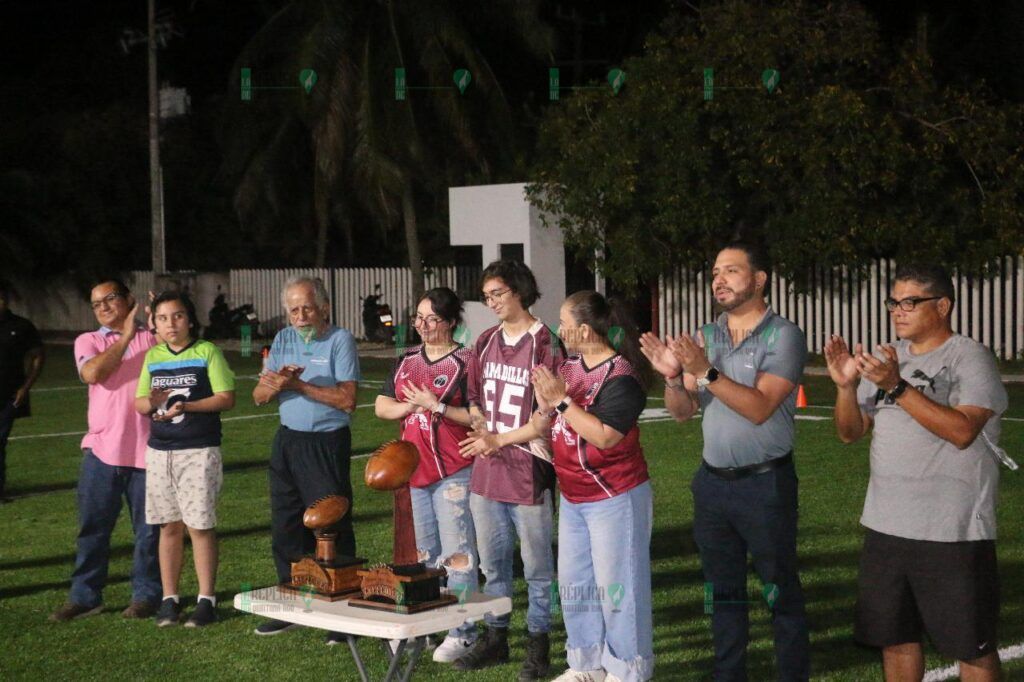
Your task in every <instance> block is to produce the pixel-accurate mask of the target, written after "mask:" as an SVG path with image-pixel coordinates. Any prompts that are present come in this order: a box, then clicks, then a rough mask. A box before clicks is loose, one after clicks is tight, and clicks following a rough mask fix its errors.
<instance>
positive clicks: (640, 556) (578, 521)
mask: <svg viewBox="0 0 1024 682" xmlns="http://www.w3.org/2000/svg"><path fill="white" fill-rule="evenodd" d="M653 504H654V503H653V499H652V497H651V484H650V482H649V481H648V482H646V483H643V484H641V485H638V486H637V487H635V488H633V489H632V490H629V491H627V492H625V493H623V494H621V495H617V496H615V497H611V498H608V499H606V500H600V501H597V502H581V503H579V504H573V503H572V502H569V501H568V500H566V499H565V497H562V504H561V506H560V507H559V516H558V593H559V596H560V597H561V602H562V619H563V620H564V621H565V633H566V635H567V640H568V641H567V642H566V645H565V649H566V653H567V658H568V662H569V667H570V668H572V669H573V670H598V669H600V668H604V669H605V670H606V671H608V672H609V673H610V674H612V675H615V676H616V677H618V678H619V679H620V680H622V681H623V682H642V681H643V680H649V679H651V677H652V676H653V675H654V623H653V616H652V611H651V609H652V606H651V524H652V521H653V519H654V506H653Z"/></svg>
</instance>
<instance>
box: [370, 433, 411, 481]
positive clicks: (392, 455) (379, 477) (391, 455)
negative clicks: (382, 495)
mask: <svg viewBox="0 0 1024 682" xmlns="http://www.w3.org/2000/svg"><path fill="white" fill-rule="evenodd" d="M419 463H420V453H419V451H418V450H417V449H416V446H415V445H413V444H412V443H410V442H409V441H407V440H392V441H388V442H387V443H384V444H383V445H381V446H380V447H379V448H377V450H376V451H375V452H374V453H373V454H372V455H371V456H370V460H369V461H368V462H367V463H366V472H365V474H364V476H363V478H364V480H365V481H366V485H368V486H369V487H371V488H373V489H374V490H398V489H399V488H401V487H402V486H403V485H405V484H406V483H408V482H409V479H410V478H411V477H412V473H413V472H414V471H416V467H417V465H419Z"/></svg>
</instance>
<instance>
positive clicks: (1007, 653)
mask: <svg viewBox="0 0 1024 682" xmlns="http://www.w3.org/2000/svg"><path fill="white" fill-rule="evenodd" d="M1017 658H1024V642H1021V643H1020V644H1014V645H1013V646H1008V647H1003V648H1002V649H1000V650H999V660H1000V661H1002V662H1003V663H1005V662H1007V661H1012V660H1014V659H1017ZM959 676H960V668H959V667H958V666H956V665H950V666H947V667H945V668H933V669H932V670H929V671H928V672H927V673H925V676H924V679H923V680H922V682H941V680H955V679H956V678H958V677H959Z"/></svg>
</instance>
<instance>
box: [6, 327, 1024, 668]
mask: <svg viewBox="0 0 1024 682" xmlns="http://www.w3.org/2000/svg"><path fill="white" fill-rule="evenodd" d="M49 350H50V355H49V358H50V359H49V363H48V365H47V367H46V370H45V372H44V375H43V377H42V379H41V380H40V382H39V384H38V386H37V388H39V389H44V390H37V391H34V392H33V395H32V407H33V413H34V416H33V417H32V418H31V419H28V420H23V421H20V422H18V423H17V424H16V425H15V429H14V433H13V436H14V439H13V440H12V441H11V443H10V444H9V448H8V453H9V454H8V472H9V473H8V490H9V492H10V494H12V495H13V496H14V497H15V498H16V499H15V501H14V502H12V503H11V504H7V505H3V506H0V525H2V528H3V531H2V533H3V541H2V542H0V641H2V642H3V643H4V646H3V649H4V652H5V653H4V655H3V657H2V659H0V677H3V678H4V679H12V678H18V679H29V678H30V679H64V678H77V679H105V680H110V679H128V678H132V679H136V678H147V679H210V678H213V677H217V678H225V679H233V680H243V679H267V678H269V679H299V678H302V679H324V678H328V677H330V678H333V679H340V680H357V679H358V676H357V674H356V672H355V668H354V666H353V665H352V661H351V658H350V655H349V652H348V649H347V647H344V646H342V647H326V646H324V643H323V635H324V633H322V632H319V631H312V630H308V629H303V630H299V631H293V632H290V633H287V634H284V635H281V636H278V637H267V638H264V637H256V636H254V635H252V634H251V631H252V628H253V627H255V626H256V625H257V624H258V623H259V618H257V617H255V616H251V615H246V614H242V613H240V612H236V611H234V610H233V609H232V608H231V607H230V603H231V600H232V597H233V595H234V594H235V593H236V592H238V591H239V590H240V588H241V586H242V585H243V584H245V583H249V584H252V585H256V586H262V585H269V584H271V583H273V582H274V571H273V567H272V563H271V560H270V533H269V503H268V494H267V474H266V462H267V459H268V456H269V448H270V440H271V437H272V434H273V432H274V429H275V428H276V426H277V420H276V418H275V412H274V410H273V409H266V408H261V409H257V408H255V407H254V406H253V405H252V402H251V400H250V399H249V392H250V391H251V390H252V387H253V385H254V383H253V380H252V379H251V378H249V379H246V378H242V379H240V380H239V381H238V392H239V398H240V399H239V401H238V407H237V408H236V409H235V410H233V411H232V412H230V413H228V414H227V415H225V417H227V418H228V419H227V420H226V421H225V423H224V447H223V451H224V463H225V464H224V468H225V474H226V475H225V481H224V489H223V494H222V498H221V501H220V507H219V517H220V525H219V528H218V530H219V532H220V538H221V543H220V547H221V567H220V572H219V576H218V598H219V601H220V604H221V605H220V606H219V612H220V616H221V622H220V623H218V624H216V625H214V626H211V627H208V628H205V629H201V630H191V629H185V628H169V629H159V630H158V629H157V628H156V627H155V626H154V625H153V623H152V622H149V621H147V622H138V621H125V620H123V619H122V618H121V617H120V615H119V613H118V612H119V611H120V610H121V609H122V608H123V607H124V606H126V605H127V603H128V601H129V598H130V591H129V585H128V575H129V571H130V569H131V547H132V538H131V525H130V524H129V523H128V522H127V519H126V518H125V516H124V515H122V520H121V522H120V523H119V525H118V527H117V530H116V532H115V535H114V538H113V550H112V559H111V564H110V578H109V583H108V588H107V590H106V592H105V604H106V608H107V610H106V612H104V613H103V614H102V615H100V616H97V617H93V618H88V619H84V620H82V621H77V622H72V623H67V624H53V623H49V622H47V621H46V618H47V616H48V615H49V614H50V612H51V611H52V610H53V609H54V608H56V607H57V606H59V605H60V604H61V603H63V602H64V601H65V599H66V597H67V590H68V586H69V579H70V574H71V570H72V567H73V562H74V546H75V535H76V533H77V527H76V506H75V484H76V480H77V476H78V468H79V462H80V451H79V449H78V444H79V441H80V439H81V436H80V435H49V434H68V433H69V432H82V431H84V429H85V408H86V392H85V390H84V388H83V387H81V386H80V385H79V384H78V380H77V377H76V375H75V372H74V367H73V365H72V362H71V351H70V348H69V347H67V346H54V347H51V348H50V349H49ZM228 357H229V361H230V362H231V364H232V366H233V368H234V369H235V371H236V372H237V373H238V374H239V375H250V376H251V375H253V374H255V372H256V369H257V365H256V361H255V360H253V359H248V360H243V359H242V358H240V357H239V356H238V354H237V353H235V354H231V353H229V354H228ZM384 367H385V363H384V362H383V361H379V360H378V361H366V362H364V363H363V371H364V378H365V379H366V380H368V381H373V380H376V381H380V380H381V379H382V378H383V373H384ZM377 385H379V384H374V385H373V386H364V387H363V388H362V389H361V390H360V393H359V403H360V405H364V406H368V405H370V404H372V402H373V397H374V395H375V393H376V389H375V386H377ZM806 386H807V393H808V396H809V398H810V402H811V404H812V406H814V405H818V406H822V405H829V404H830V401H831V399H832V395H833V394H832V391H831V389H830V383H829V382H828V380H827V379H823V378H809V379H808V382H807V384H806ZM659 395H660V394H659V393H657V392H656V393H655V394H654V396H655V397H652V399H651V401H650V403H649V407H658V406H660V405H661V402H660V398H658V396H659ZM1010 395H1011V397H1010V405H1011V408H1010V411H1009V412H1008V413H1007V415H1006V416H1007V417H1010V418H1014V419H1020V418H1022V417H1024V386H1011V388H1010ZM805 413H806V414H807V415H816V416H822V417H827V416H828V415H829V414H830V413H829V412H828V411H827V410H825V409H815V408H814V407H812V408H810V409H808V410H806V411H805ZM353 432H354V436H353V449H354V454H355V455H356V456H359V455H364V456H365V454H366V453H368V452H370V451H372V450H373V449H374V448H375V447H376V446H377V445H378V444H379V443H380V442H382V441H383V440H386V439H389V438H391V437H393V436H394V433H395V428H394V426H393V425H392V424H386V423H382V422H379V421H377V420H376V419H374V417H373V413H372V410H371V409H370V408H369V407H361V408H360V409H359V410H358V412H357V417H356V419H355V422H354V427H353ZM642 439H643V444H644V448H645V451H646V454H647V460H648V462H649V464H650V468H651V475H652V479H653V485H654V494H655V518H654V536H653V538H652V542H651V555H652V559H653V582H654V585H653V587H654V623H655V641H654V649H655V654H656V655H657V668H656V679H658V680H699V679H709V677H710V674H709V671H710V665H711V652H712V649H711V638H710V629H709V620H708V617H707V616H705V615H704V611H703V581H702V578H701V573H700V564H699V561H698V558H697V552H696V547H695V545H694V542H693V539H692V534H691V529H692V500H691V498H690V492H689V481H690V478H691V475H692V473H693V471H694V469H695V468H696V466H697V463H698V462H699V460H700V449H701V434H700V424H699V421H698V422H694V423H690V424H685V425H679V424H676V423H674V422H671V421H661V422H652V423H646V424H644V425H643V426H642ZM1003 444H1004V446H1005V447H1006V449H1007V450H1008V451H1009V452H1010V453H1011V455H1015V456H1016V457H1017V459H1018V460H1021V461H1024V420H1021V421H1007V422H1005V423H1004V429H1003ZM867 447H868V446H867V442H863V443H858V444H856V445H852V446H843V445H841V444H840V443H839V442H838V441H837V440H836V438H835V436H834V435H833V429H832V422H831V421H830V420H828V419H826V420H821V421H812V420H804V421H801V422H800V423H799V425H798V442H797V447H796V457H797V469H798V472H799V475H800V480H801V500H800V503H801V512H802V514H801V527H800V556H801V565H802V578H803V582H804V586H805V589H806V593H807V599H808V608H809V616H810V622H811V644H812V656H813V658H812V666H813V677H814V679H816V680H818V679H820V680H877V679H880V668H879V666H878V656H877V654H876V653H875V652H873V651H871V650H865V649H861V648H858V647H857V646H855V645H854V643H853V641H852V610H853V603H854V597H855V591H856V572H857V558H858V554H859V551H860V543H861V531H860V527H859V525H858V522H857V520H858V518H859V516H860V510H861V505H862V503H863V498H864V491H865V487H866V484H867V477H868V460H867ZM363 461H364V460H356V462H355V463H354V466H353V480H354V481H355V484H356V485H355V489H356V493H355V502H354V508H355V518H356V534H357V540H358V543H359V553H360V554H361V555H362V556H365V557H367V558H369V559H370V560H372V561H380V560H386V559H387V558H388V557H389V555H390V543H391V541H390V523H391V511H390V504H391V502H390V497H389V496H386V495H381V494H376V493H373V492H372V491H370V490H368V489H367V488H365V487H364V486H363V485H362V484H361V474H362V462H363ZM1003 472H1004V475H1003V479H1002V484H1001V487H1002V489H1001V503H1000V508H999V526H1000V540H999V545H998V547H999V559H1000V571H1001V575H1002V581H1001V582H1002V591H1003V592H1002V593H1003V602H1002V603H1003V607H1002V618H1001V645H1003V646H1006V645H1010V644H1017V643H1019V642H1022V641H1024V473H1016V474H1011V473H1009V472H1007V471H1006V470H1005V469H1004V470H1003ZM750 590H751V593H752V594H755V595H756V594H760V591H761V586H760V584H759V583H758V582H757V581H756V579H755V578H753V577H752V578H751V582H750ZM181 592H182V595H187V597H186V599H187V601H186V603H191V602H192V601H194V595H195V592H196V584H195V578H194V571H193V569H192V567H191V554H190V553H187V554H186V567H185V571H184V575H183V584H182V591H181ZM525 601H526V600H525V585H524V584H523V583H522V581H521V579H520V580H519V581H518V584H517V592H516V599H515V608H516V611H515V613H514V617H513V629H512V640H511V643H512V649H513V654H512V656H513V661H512V663H509V664H508V665H505V666H502V667H498V668H492V669H490V670H488V671H485V672H480V673H477V674H457V673H454V672H453V671H450V670H449V668H447V667H446V666H443V665H439V664H435V663H433V662H432V661H430V660H429V655H428V656H425V657H424V660H423V662H422V663H421V665H420V668H419V669H418V671H417V673H418V674H417V676H416V677H417V679H427V678H432V679H435V680H439V681H440V680H456V679H459V680H513V679H515V675H516V671H517V670H518V667H519V664H520V662H521V657H522V652H523V643H524V639H525V635H524V630H525V624H524V619H523V614H524V611H525ZM751 620H752V627H751V636H752V643H751V649H750V675H751V677H750V679H751V680H756V681H759V682H762V681H765V680H771V679H774V672H773V654H772V642H771V631H770V626H769V623H768V619H767V610H766V608H765V607H764V606H763V605H756V606H753V607H752V619H751ZM553 634H554V642H553V652H554V653H555V657H554V658H555V661H556V667H557V669H558V670H559V671H560V670H561V669H562V667H563V664H564V655H563V653H562V652H563V645H564V642H565V634H564V631H563V629H562V626H561V622H560V619H559V618H558V617H557V616H556V618H555V628H554V633H553ZM361 649H362V651H363V652H364V654H365V657H366V659H367V660H368V662H369V664H370V668H371V672H372V674H373V675H374V676H375V677H380V676H383V673H384V671H385V669H386V668H385V662H384V656H383V655H382V654H381V652H380V648H379V646H377V645H376V644H375V643H373V642H368V641H364V642H362V644H361ZM948 663H949V661H944V660H942V659H940V658H939V657H937V656H935V655H934V654H931V653H930V654H929V657H928V667H929V668H932V667H937V666H942V665H946V664H948ZM1006 672H1007V677H1008V679H1024V661H1022V660H1017V661H1014V662H1011V663H1009V664H1007V665H1006Z"/></svg>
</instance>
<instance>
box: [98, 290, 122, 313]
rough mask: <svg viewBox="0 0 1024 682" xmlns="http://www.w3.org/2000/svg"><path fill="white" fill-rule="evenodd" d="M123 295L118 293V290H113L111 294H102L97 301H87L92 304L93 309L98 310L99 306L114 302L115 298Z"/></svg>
mask: <svg viewBox="0 0 1024 682" xmlns="http://www.w3.org/2000/svg"><path fill="white" fill-rule="evenodd" d="M123 297H124V294H121V293H118V292H116V291H115V292H113V293H111V294H107V295H106V296H104V297H103V298H101V299H100V300H98V301H89V305H91V306H92V309H93V310H99V309H100V308H102V307H103V306H105V305H111V304H112V303H113V302H114V300H115V299H118V298H123Z"/></svg>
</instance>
